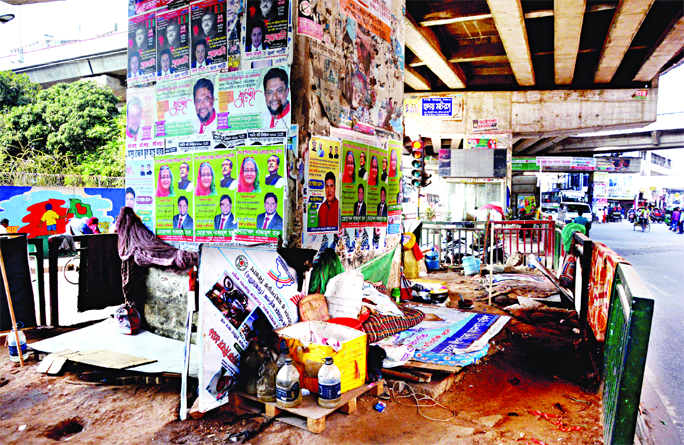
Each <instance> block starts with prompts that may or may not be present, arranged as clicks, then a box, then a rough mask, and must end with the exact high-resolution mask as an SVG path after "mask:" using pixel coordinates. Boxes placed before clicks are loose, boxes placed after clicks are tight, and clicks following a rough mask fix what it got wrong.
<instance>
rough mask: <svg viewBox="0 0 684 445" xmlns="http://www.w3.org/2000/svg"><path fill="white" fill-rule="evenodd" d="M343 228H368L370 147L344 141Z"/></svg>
mask: <svg viewBox="0 0 684 445" xmlns="http://www.w3.org/2000/svg"><path fill="white" fill-rule="evenodd" d="M342 154H343V155H344V158H343V159H341V162H342V212H341V216H342V227H343V228H360V227H365V226H366V213H367V211H368V206H367V202H366V191H367V189H368V184H367V180H368V171H367V170H366V168H367V164H366V158H367V157H368V146H367V145H365V144H361V143H359V142H353V141H347V140H343V141H342Z"/></svg>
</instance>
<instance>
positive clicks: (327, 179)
mask: <svg viewBox="0 0 684 445" xmlns="http://www.w3.org/2000/svg"><path fill="white" fill-rule="evenodd" d="M339 152H340V143H339V142H338V141H336V140H333V139H328V138H322V137H313V138H311V141H310V142H309V162H308V164H307V175H306V178H307V179H306V182H307V190H308V200H309V206H308V208H307V221H306V232H307V233H309V234H317V233H337V232H339V230H340V187H341V183H340V155H339Z"/></svg>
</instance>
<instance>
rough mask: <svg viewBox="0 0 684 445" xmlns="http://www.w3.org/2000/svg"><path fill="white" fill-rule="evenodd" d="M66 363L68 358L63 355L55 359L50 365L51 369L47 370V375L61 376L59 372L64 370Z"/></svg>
mask: <svg viewBox="0 0 684 445" xmlns="http://www.w3.org/2000/svg"><path fill="white" fill-rule="evenodd" d="M66 362H67V358H66V357H64V356H63V355H60V356H58V357H55V359H54V360H53V361H52V363H51V364H50V369H48V370H47V373H48V374H50V375H56V374H59V372H60V371H61V370H62V366H64V364H65V363H66Z"/></svg>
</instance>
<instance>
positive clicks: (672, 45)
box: [634, 16, 684, 82]
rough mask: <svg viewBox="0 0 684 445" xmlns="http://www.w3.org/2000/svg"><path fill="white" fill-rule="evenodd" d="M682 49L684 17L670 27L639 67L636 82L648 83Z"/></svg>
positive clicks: (683, 42)
mask: <svg viewBox="0 0 684 445" xmlns="http://www.w3.org/2000/svg"><path fill="white" fill-rule="evenodd" d="M682 49H684V16H682V17H680V18H679V20H677V22H676V23H675V25H674V26H673V27H672V29H671V30H670V32H668V33H667V35H666V36H665V38H664V39H663V40H662V41H661V42H660V44H659V45H658V47H657V48H656V49H655V51H653V53H652V54H651V55H650V56H649V57H648V59H647V60H646V62H645V63H644V64H643V65H642V66H641V68H640V69H639V72H638V73H637V74H636V76H635V77H634V80H635V81H637V82H649V81H650V80H651V79H653V78H654V77H655V75H656V74H658V72H659V71H660V69H661V68H662V67H663V65H665V64H666V63H667V62H669V61H670V59H672V58H673V57H674V56H675V55H676V54H677V53H679V52H680V51H682Z"/></svg>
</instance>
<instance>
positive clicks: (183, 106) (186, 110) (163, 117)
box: [154, 79, 197, 138]
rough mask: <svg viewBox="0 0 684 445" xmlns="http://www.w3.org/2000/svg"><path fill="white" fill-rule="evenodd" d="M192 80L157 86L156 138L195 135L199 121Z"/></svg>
mask: <svg viewBox="0 0 684 445" xmlns="http://www.w3.org/2000/svg"><path fill="white" fill-rule="evenodd" d="M192 86H193V81H192V80H191V79H183V80H177V81H173V82H168V83H164V84H157V85H156V92H157V95H156V96H157V116H156V117H157V121H156V123H155V129H154V137H155V138H168V137H177V136H187V135H190V134H193V132H194V129H193V127H194V124H193V122H194V121H195V120H197V117H196V116H197V115H196V114H195V111H194V109H195V107H194V106H193V105H194V103H193V100H192Z"/></svg>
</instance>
